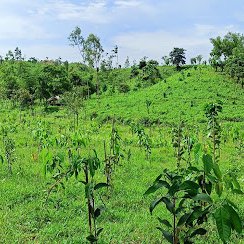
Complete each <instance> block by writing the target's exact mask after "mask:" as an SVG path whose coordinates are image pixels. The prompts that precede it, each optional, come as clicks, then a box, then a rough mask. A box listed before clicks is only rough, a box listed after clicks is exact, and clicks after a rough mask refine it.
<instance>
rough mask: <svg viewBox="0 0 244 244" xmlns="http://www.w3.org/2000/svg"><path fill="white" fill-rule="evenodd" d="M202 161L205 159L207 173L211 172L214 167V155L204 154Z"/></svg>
mask: <svg viewBox="0 0 244 244" xmlns="http://www.w3.org/2000/svg"><path fill="white" fill-rule="evenodd" d="M202 161H203V165H204V171H205V173H206V174H209V173H210V171H211V170H212V168H213V159H212V156H211V155H209V154H204V155H203V156H202Z"/></svg>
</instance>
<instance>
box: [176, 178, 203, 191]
mask: <svg viewBox="0 0 244 244" xmlns="http://www.w3.org/2000/svg"><path fill="white" fill-rule="evenodd" d="M199 188H200V186H199V185H198V184H197V183H196V182H194V181H191V180H186V181H184V182H183V183H182V184H181V185H180V187H179V189H180V190H198V189H199Z"/></svg>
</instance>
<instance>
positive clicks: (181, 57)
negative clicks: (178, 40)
mask: <svg viewBox="0 0 244 244" xmlns="http://www.w3.org/2000/svg"><path fill="white" fill-rule="evenodd" d="M185 51H186V50H185V49H184V48H178V47H175V48H174V49H173V50H172V51H171V52H170V53H169V56H170V60H171V62H172V64H174V65H176V69H177V70H180V66H181V65H183V64H185V63H186V61H185V60H186V57H185Z"/></svg>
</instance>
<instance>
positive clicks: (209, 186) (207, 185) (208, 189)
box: [205, 181, 213, 195]
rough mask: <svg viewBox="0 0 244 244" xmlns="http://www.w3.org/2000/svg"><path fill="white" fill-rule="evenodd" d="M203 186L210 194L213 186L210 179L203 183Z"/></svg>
mask: <svg viewBox="0 0 244 244" xmlns="http://www.w3.org/2000/svg"><path fill="white" fill-rule="evenodd" d="M205 187H206V191H207V193H208V194H209V195H210V194H211V192H212V188H213V184H212V182H211V181H209V182H208V183H205Z"/></svg>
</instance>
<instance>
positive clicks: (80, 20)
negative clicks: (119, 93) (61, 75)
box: [0, 0, 244, 64]
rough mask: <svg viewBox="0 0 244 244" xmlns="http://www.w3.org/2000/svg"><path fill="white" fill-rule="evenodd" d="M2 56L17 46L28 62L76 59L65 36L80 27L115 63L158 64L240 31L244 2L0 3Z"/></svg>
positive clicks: (23, 0)
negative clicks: (113, 53) (179, 50)
mask: <svg viewBox="0 0 244 244" xmlns="http://www.w3.org/2000/svg"><path fill="white" fill-rule="evenodd" d="M0 15H1V21H0V55H2V56H5V54H6V53H7V51H8V50H14V49H15V47H17V46H18V47H19V48H20V49H21V50H22V52H23V54H25V56H26V58H29V57H33V56H34V57H37V58H39V59H45V57H49V58H52V59H56V58H58V57H61V58H62V59H63V60H69V61H78V60H80V57H79V55H78V51H77V50H76V49H74V48H72V47H70V46H69V42H68V39H67V37H68V36H69V34H70V32H71V31H72V30H73V29H74V28H75V26H79V27H80V28H81V29H82V33H83V36H84V37H86V36H87V35H88V34H89V33H94V34H96V35H98V36H99V37H100V39H101V42H102V45H103V47H104V49H105V50H106V51H107V52H109V51H110V50H111V49H112V48H113V47H114V46H115V45H118V47H119V60H120V63H121V64H123V63H124V61H125V58H126V56H129V58H130V61H131V62H132V61H133V60H137V61H138V60H140V59H141V58H142V57H144V56H147V57H149V58H152V59H157V60H158V61H161V57H162V56H164V55H168V53H169V52H170V51H171V50H172V49H173V47H183V48H185V49H186V50H187V52H186V54H187V57H188V59H189V58H190V57H193V56H195V55H198V54H202V55H203V56H204V58H205V59H207V58H208V54H209V52H210V50H211V44H210V41H209V38H211V37H216V36H218V35H221V36H223V35H224V34H226V33H227V32H228V31H232V32H239V33H244V1H243V0H233V1H230V0H157V1H156V0H127V1H126V0H114V1H112V0H81V1H78V0H21V1H20V0H0Z"/></svg>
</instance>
